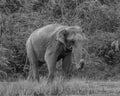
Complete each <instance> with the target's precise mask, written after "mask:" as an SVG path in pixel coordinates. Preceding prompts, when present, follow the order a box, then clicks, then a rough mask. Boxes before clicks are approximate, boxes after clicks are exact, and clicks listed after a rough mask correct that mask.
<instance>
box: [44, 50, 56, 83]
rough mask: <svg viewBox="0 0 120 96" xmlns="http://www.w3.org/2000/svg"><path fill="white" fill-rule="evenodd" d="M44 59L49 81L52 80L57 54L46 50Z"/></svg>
mask: <svg viewBox="0 0 120 96" xmlns="http://www.w3.org/2000/svg"><path fill="white" fill-rule="evenodd" d="M45 61H46V64H47V67H48V71H49V75H48V82H51V81H53V78H54V74H55V70H56V61H57V54H55V52H51V51H46V53H45Z"/></svg>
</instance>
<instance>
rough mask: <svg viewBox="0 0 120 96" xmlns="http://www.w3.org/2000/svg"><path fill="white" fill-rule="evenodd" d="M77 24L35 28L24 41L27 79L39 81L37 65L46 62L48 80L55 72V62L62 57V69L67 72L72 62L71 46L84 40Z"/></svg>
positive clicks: (50, 79) (51, 78)
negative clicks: (28, 63) (28, 64)
mask: <svg viewBox="0 0 120 96" xmlns="http://www.w3.org/2000/svg"><path fill="white" fill-rule="evenodd" d="M81 32H82V29H81V28H80V27H79V26H63V25H60V24H50V25H47V26H44V27H42V28H40V29H37V30H35V31H34V32H33V33H32V34H31V35H30V37H29V38H28V40H27V42H26V50H27V57H28V59H29V62H30V69H29V76H28V79H32V80H37V81H39V74H38V65H39V66H42V65H43V64H44V63H46V64H47V67H48V71H49V75H48V81H52V80H53V78H54V74H55V69H56V62H57V61H58V60H60V59H62V68H63V71H64V72H65V73H66V74H67V73H68V72H69V71H70V70H69V69H70V68H69V67H70V65H71V63H72V59H71V57H72V56H71V55H72V48H73V47H74V46H76V45H77V43H76V42H77V41H81V40H84V39H85V38H84V37H85V36H84V35H82V33H81Z"/></svg>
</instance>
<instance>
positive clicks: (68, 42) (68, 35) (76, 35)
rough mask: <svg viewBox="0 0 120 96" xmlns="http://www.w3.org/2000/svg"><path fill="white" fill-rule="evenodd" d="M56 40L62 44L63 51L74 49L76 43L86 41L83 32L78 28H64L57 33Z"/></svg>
mask: <svg viewBox="0 0 120 96" xmlns="http://www.w3.org/2000/svg"><path fill="white" fill-rule="evenodd" d="M57 40H58V41H59V42H61V43H62V44H64V48H65V49H72V47H76V45H77V42H80V41H85V40H87V38H86V36H85V34H84V33H83V30H82V28H81V27H79V26H70V27H65V28H63V29H61V30H59V32H58V33H57Z"/></svg>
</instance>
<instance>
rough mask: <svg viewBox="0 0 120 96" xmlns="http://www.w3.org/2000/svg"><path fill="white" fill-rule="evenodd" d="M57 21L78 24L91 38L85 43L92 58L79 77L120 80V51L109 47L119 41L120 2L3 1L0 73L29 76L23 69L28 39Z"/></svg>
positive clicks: (0, 4) (70, 0)
mask: <svg viewBox="0 0 120 96" xmlns="http://www.w3.org/2000/svg"><path fill="white" fill-rule="evenodd" d="M56 22H57V23H60V24H67V25H75V24H77V25H79V26H81V27H82V28H83V29H84V31H85V33H86V34H87V36H88V38H89V42H87V44H84V47H85V48H86V50H87V52H88V54H89V59H88V58H87V60H86V62H87V63H86V65H85V68H84V69H83V70H82V71H81V72H78V75H80V76H83V77H88V78H98V79H101V78H102V79H108V78H109V77H110V78H116V77H117V78H120V76H119V75H120V74H119V72H120V69H119V67H120V60H119V58H120V51H117V52H116V51H115V50H114V48H112V47H111V46H110V45H111V42H113V41H114V40H116V39H117V40H118V41H119V42H120V40H119V37H120V32H119V31H120V29H119V26H120V2H119V0H112V1H111V0H1V1H0V45H1V46H0V55H1V56H0V70H1V72H0V74H1V73H2V74H9V75H7V76H8V77H9V76H11V74H12V76H14V75H15V76H16V74H21V75H22V76H26V73H27V72H28V67H29V64H26V66H25V67H24V65H25V62H26V51H25V42H26V39H27V38H28V36H29V34H31V32H33V31H34V30H35V29H37V28H39V27H41V26H44V25H47V24H50V23H56ZM4 48H5V49H6V51H7V52H6V51H3V49H4ZM5 54H6V55H5ZM78 59H79V58H78ZM5 65H6V66H5ZM3 66H4V68H2V67H3ZM91 69H93V70H91ZM43 70H46V67H45V68H44V66H43ZM13 73H14V75H13ZM98 75H99V76H98ZM5 76H6V75H5ZM97 76H98V77H97Z"/></svg>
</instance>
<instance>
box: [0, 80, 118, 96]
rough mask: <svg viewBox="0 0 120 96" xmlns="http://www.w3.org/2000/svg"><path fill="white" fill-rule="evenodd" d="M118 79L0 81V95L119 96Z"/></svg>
mask: <svg viewBox="0 0 120 96" xmlns="http://www.w3.org/2000/svg"><path fill="white" fill-rule="evenodd" d="M119 95H120V81H93V80H85V79H78V78H74V79H70V80H69V81H68V80H64V81H63V80H62V79H59V78H56V79H55V80H54V82H53V83H52V84H47V83H46V79H45V78H42V79H41V81H40V82H39V83H38V82H30V81H26V80H19V81H17V82H0V96H119Z"/></svg>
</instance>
